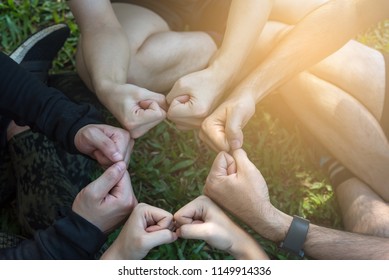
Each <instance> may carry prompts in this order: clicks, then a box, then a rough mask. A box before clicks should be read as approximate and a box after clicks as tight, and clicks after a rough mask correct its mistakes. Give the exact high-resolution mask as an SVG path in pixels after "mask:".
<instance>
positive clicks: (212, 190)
mask: <svg viewBox="0 0 389 280" xmlns="http://www.w3.org/2000/svg"><path fill="white" fill-rule="evenodd" d="M204 194H205V195H207V196H208V197H210V198H211V199H212V200H213V201H215V202H216V203H217V204H219V206H221V207H223V208H224V209H226V210H228V211H229V212H231V213H232V214H233V215H234V216H236V217H238V218H240V219H241V220H242V221H243V222H245V223H246V224H247V225H249V226H251V227H252V228H253V229H254V230H255V231H256V232H257V233H259V234H260V235H262V236H264V237H266V238H269V239H271V240H274V239H273V238H278V237H279V236H280V238H281V239H282V238H283V237H284V236H285V232H283V235H281V234H282V230H283V229H284V228H283V227H281V226H278V225H280V223H281V222H280V220H281V218H283V217H284V216H283V215H282V214H281V212H280V211H279V210H277V209H276V208H275V207H274V206H273V205H272V204H271V202H270V198H269V192H268V188H267V185H266V182H265V179H264V178H263V176H262V174H261V173H260V172H259V170H258V169H257V168H256V166H255V165H254V164H253V163H252V162H251V161H250V160H249V159H248V157H247V154H246V152H245V151H243V150H242V149H238V150H234V151H233V156H231V155H229V154H228V153H226V152H220V153H219V154H218V155H217V157H216V159H215V161H214V162H213V165H212V168H211V170H210V172H209V175H208V177H207V179H206V182H205V187H204ZM289 224H290V222H289ZM282 225H285V224H282ZM286 225H288V224H287V223H286ZM286 230H287V228H286ZM278 234H280V235H279V236H278Z"/></svg>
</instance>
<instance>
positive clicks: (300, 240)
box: [280, 216, 309, 258]
mask: <svg viewBox="0 0 389 280" xmlns="http://www.w3.org/2000/svg"><path fill="white" fill-rule="evenodd" d="M308 229H309V220H306V219H304V218H301V217H299V216H293V220H292V223H291V224H290V227H289V230H288V232H287V234H286V236H285V239H284V241H282V242H281V244H280V248H281V249H283V250H286V251H288V252H291V253H293V254H296V255H297V256H299V257H300V258H302V257H304V250H303V246H304V243H305V239H306V237H307V234H308Z"/></svg>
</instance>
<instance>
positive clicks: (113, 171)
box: [87, 161, 126, 198]
mask: <svg viewBox="0 0 389 280" xmlns="http://www.w3.org/2000/svg"><path fill="white" fill-rule="evenodd" d="M125 173H126V164H125V162H124V161H119V162H117V163H115V164H113V165H112V166H110V167H109V168H108V169H107V170H105V172H104V173H103V174H102V175H101V176H100V177H99V178H97V179H96V180H95V181H94V182H93V183H92V184H89V185H88V186H87V188H91V191H92V192H94V193H95V194H96V197H99V198H104V197H105V196H107V194H108V193H109V192H110V191H111V190H112V188H114V187H115V186H116V184H117V183H118V182H119V181H120V180H121V179H122V177H123V175H124V174H125Z"/></svg>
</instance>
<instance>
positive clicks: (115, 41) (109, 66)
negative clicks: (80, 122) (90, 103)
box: [68, 0, 166, 138]
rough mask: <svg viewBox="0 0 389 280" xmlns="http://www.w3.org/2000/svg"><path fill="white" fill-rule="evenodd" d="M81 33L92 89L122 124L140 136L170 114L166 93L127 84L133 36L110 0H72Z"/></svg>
mask: <svg viewBox="0 0 389 280" xmlns="http://www.w3.org/2000/svg"><path fill="white" fill-rule="evenodd" d="M68 4H69V7H70V9H71V11H72V13H73V15H74V17H75V19H76V21H77V24H78V26H79V28H80V32H81V43H80V44H79V47H80V48H81V52H82V56H83V62H84V64H85V67H86V70H87V72H88V76H89V79H90V81H89V82H90V83H91V85H89V86H90V87H91V89H92V90H93V91H94V92H95V93H96V95H97V97H98V99H99V100H100V101H101V103H102V104H104V106H105V107H107V109H108V110H109V111H110V112H111V113H112V114H113V115H114V116H115V117H116V119H117V120H118V121H119V122H120V123H121V125H122V126H123V127H124V128H125V129H127V130H128V131H130V133H131V136H132V137H133V138H138V137H140V136H142V135H143V134H144V133H146V132H147V131H148V130H150V129H151V128H152V127H154V126H155V125H157V124H158V123H160V122H161V121H162V120H164V119H165V117H166V112H165V107H166V101H165V96H164V95H162V94H158V93H155V92H152V91H149V90H147V89H144V88H140V87H137V86H135V85H131V84H128V83H127V79H128V69H129V63H130V46H129V38H128V37H127V35H126V34H125V32H124V30H123V28H122V27H121V25H120V23H119V21H118V19H117V18H116V15H115V13H114V11H113V8H112V5H111V3H110V1H108V0H99V1H96V0H83V1H78V0H70V1H69V2H68Z"/></svg>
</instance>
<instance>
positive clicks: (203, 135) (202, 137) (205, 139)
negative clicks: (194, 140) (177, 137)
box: [199, 130, 224, 152]
mask: <svg viewBox="0 0 389 280" xmlns="http://www.w3.org/2000/svg"><path fill="white" fill-rule="evenodd" d="M199 137H200V140H201V141H203V142H204V143H205V144H207V146H208V147H210V148H211V149H212V150H214V151H215V152H220V151H224V149H221V148H220V147H219V146H217V145H215V143H213V141H212V140H211V139H210V138H209V137H208V135H207V134H206V133H205V132H204V131H203V130H200V131H199Z"/></svg>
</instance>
